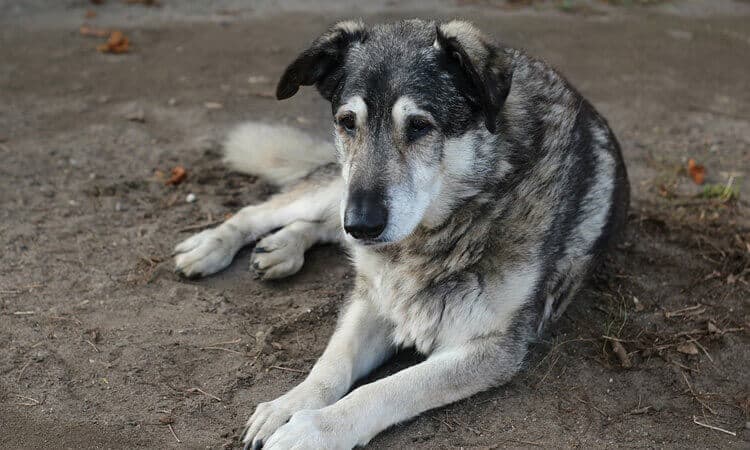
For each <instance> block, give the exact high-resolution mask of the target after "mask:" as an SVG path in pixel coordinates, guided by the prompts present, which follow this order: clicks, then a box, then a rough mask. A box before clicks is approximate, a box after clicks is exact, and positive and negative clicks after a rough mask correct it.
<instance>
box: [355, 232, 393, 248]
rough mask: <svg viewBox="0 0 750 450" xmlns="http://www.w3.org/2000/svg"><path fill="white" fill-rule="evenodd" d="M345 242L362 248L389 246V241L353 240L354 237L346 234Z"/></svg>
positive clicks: (374, 239) (378, 238)
mask: <svg viewBox="0 0 750 450" xmlns="http://www.w3.org/2000/svg"><path fill="white" fill-rule="evenodd" d="M346 240H347V241H349V242H350V243H352V244H355V245H360V246H362V247H382V246H385V245H388V244H391V241H389V240H386V239H383V238H382V237H376V238H355V237H354V236H352V235H350V234H349V233H346Z"/></svg>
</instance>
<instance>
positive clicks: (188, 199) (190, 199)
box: [185, 192, 196, 203]
mask: <svg viewBox="0 0 750 450" xmlns="http://www.w3.org/2000/svg"><path fill="white" fill-rule="evenodd" d="M195 200H196V197H195V194H193V193H192V192H191V193H189V194H188V195H187V197H185V201H186V202H188V203H193V202H195Z"/></svg>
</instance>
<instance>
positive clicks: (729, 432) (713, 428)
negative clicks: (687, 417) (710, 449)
mask: <svg viewBox="0 0 750 450" xmlns="http://www.w3.org/2000/svg"><path fill="white" fill-rule="evenodd" d="M693 423H694V424H696V425H700V426H702V427H706V428H710V429H712V430H716V431H721V432H722V433H726V434H728V435H730V436H737V433H735V432H734V431H729V430H725V429H724V428H719V427H715V426H713V425H709V424H707V423H703V422H699V421H698V418H697V417H695V416H693Z"/></svg>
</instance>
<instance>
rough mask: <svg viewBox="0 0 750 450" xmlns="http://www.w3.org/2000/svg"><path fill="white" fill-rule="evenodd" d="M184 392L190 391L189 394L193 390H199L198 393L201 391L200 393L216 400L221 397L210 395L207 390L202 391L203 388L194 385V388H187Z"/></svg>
mask: <svg viewBox="0 0 750 450" xmlns="http://www.w3.org/2000/svg"><path fill="white" fill-rule="evenodd" d="M186 392H188V393H191V394H192V393H194V392H199V393H201V394H203V395H205V396H206V397H211V398H212V399H214V400H216V401H217V402H220V401H221V399H220V398H219V397H217V396H215V395H212V394H209V393H208V392H206V391H204V390H203V389H201V388H197V387H195V388H190V389H188V390H187V391H186Z"/></svg>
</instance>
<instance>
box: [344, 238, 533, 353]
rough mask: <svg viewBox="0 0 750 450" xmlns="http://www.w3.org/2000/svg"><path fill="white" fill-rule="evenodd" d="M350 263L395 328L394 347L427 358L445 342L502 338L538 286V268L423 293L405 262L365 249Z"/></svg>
mask: <svg viewBox="0 0 750 450" xmlns="http://www.w3.org/2000/svg"><path fill="white" fill-rule="evenodd" d="M353 254H354V260H355V261H354V262H355V265H356V267H357V270H358V272H359V274H360V275H362V276H363V277H364V278H365V279H366V280H367V286H368V293H367V297H368V299H369V300H370V301H371V302H372V304H373V305H374V306H375V310H376V311H377V312H378V314H379V315H380V316H381V317H382V318H384V319H386V320H387V321H388V322H389V323H391V324H392V325H393V336H392V337H393V341H394V343H395V344H396V345H399V346H404V347H412V346H413V347H415V348H416V350H417V351H419V352H421V353H424V354H429V353H431V352H432V351H434V350H435V349H437V348H439V347H441V346H443V345H444V344H446V343H450V344H454V345H455V344H457V343H459V342H466V341H468V340H470V339H473V338H475V337H477V336H481V335H483V334H486V333H487V332H488V331H490V330H491V331H493V332H499V333H504V332H506V331H507V330H508V328H509V327H510V325H511V323H512V321H513V318H514V317H515V314H516V312H517V311H518V310H519V308H521V307H522V306H523V305H524V304H525V302H526V301H529V299H530V295H531V293H532V292H533V290H534V287H535V286H536V282H537V280H538V278H539V275H540V270H539V267H538V266H536V265H522V266H520V267H516V268H513V269H508V270H505V271H503V273H500V274H492V275H488V276H486V277H484V278H485V280H484V284H482V283H481V282H480V281H479V277H476V276H472V275H473V274H465V276H464V277H462V280H461V281H460V282H457V283H455V284H453V285H449V284H448V283H445V285H444V286H440V287H438V288H436V289H435V290H434V292H430V291H427V290H426V289H425V288H424V286H422V285H421V284H419V283H418V282H417V280H415V279H414V276H413V272H411V271H410V270H408V266H406V264H405V263H403V262H402V263H394V262H391V261H390V260H389V259H388V258H386V257H383V256H381V255H379V254H377V253H375V252H372V251H370V250H368V249H366V248H354V249H353Z"/></svg>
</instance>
